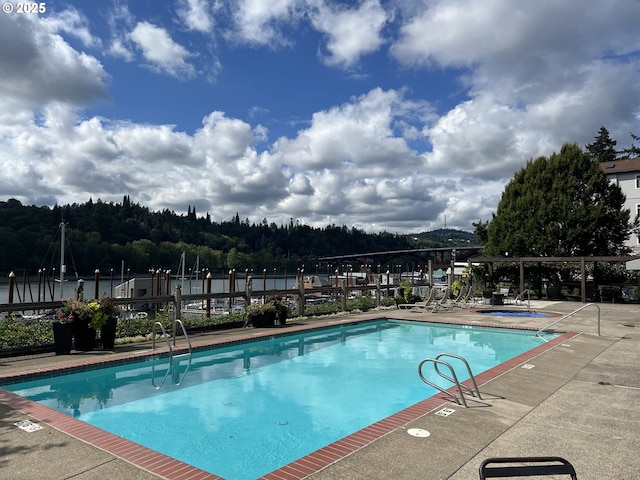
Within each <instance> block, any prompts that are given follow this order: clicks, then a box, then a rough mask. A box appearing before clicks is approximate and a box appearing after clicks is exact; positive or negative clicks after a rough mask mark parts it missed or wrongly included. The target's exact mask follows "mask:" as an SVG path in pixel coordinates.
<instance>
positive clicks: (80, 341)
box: [73, 322, 96, 352]
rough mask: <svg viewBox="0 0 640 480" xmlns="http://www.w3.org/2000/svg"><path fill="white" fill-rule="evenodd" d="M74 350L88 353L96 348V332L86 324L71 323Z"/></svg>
mask: <svg viewBox="0 0 640 480" xmlns="http://www.w3.org/2000/svg"><path fill="white" fill-rule="evenodd" d="M73 337H74V342H75V349H76V350H79V351H81V352H88V351H89V350H93V349H94V348H95V347H96V331H95V329H94V328H91V327H89V323H88V322H73Z"/></svg>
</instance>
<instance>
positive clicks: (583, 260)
mask: <svg viewBox="0 0 640 480" xmlns="http://www.w3.org/2000/svg"><path fill="white" fill-rule="evenodd" d="M638 259H640V256H638V255H634V256H589V257H478V258H470V259H469V263H488V264H491V265H493V264H494V263H500V264H510V265H513V264H518V265H519V267H520V291H522V290H524V271H525V270H524V269H525V264H527V263H535V264H543V263H574V264H579V265H580V293H581V300H582V303H586V301H587V275H586V264H587V263H593V264H596V263H598V262H609V263H625V264H626V263H627V262H631V261H633V260H638ZM628 268H629V269H632V270H636V269H640V264H639V262H633V264H631V266H630V267H628Z"/></svg>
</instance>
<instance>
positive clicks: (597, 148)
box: [586, 126, 618, 163]
mask: <svg viewBox="0 0 640 480" xmlns="http://www.w3.org/2000/svg"><path fill="white" fill-rule="evenodd" d="M617 143H618V142H616V141H615V140H613V139H611V137H610V136H609V131H608V130H607V129H606V128H605V127H604V126H602V127H600V130H599V131H598V135H596V137H595V138H594V141H593V143H590V144H588V145H587V146H586V148H587V150H588V151H589V153H590V154H591V156H592V157H593V158H594V159H596V160H597V161H598V162H600V163H602V162H613V161H615V159H616V158H618V152H617V151H616V144H617Z"/></svg>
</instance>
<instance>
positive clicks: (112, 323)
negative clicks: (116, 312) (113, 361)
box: [100, 317, 118, 350]
mask: <svg viewBox="0 0 640 480" xmlns="http://www.w3.org/2000/svg"><path fill="white" fill-rule="evenodd" d="M117 326H118V319H117V318H115V317H109V318H108V319H107V323H105V324H104V325H103V326H102V327H100V341H101V342H102V349H103V350H113V349H114V347H115V344H116V327H117Z"/></svg>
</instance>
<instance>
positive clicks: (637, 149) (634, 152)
mask: <svg viewBox="0 0 640 480" xmlns="http://www.w3.org/2000/svg"><path fill="white" fill-rule="evenodd" d="M631 138H632V139H633V140H634V142H640V137H639V136H638V135H634V134H633V133H632V134H631ZM622 153H624V154H625V155H628V156H629V158H638V157H640V146H636V145H635V144H634V143H633V142H632V143H631V147H629V148H625V149H624V150H623V151H622Z"/></svg>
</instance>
